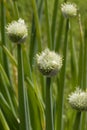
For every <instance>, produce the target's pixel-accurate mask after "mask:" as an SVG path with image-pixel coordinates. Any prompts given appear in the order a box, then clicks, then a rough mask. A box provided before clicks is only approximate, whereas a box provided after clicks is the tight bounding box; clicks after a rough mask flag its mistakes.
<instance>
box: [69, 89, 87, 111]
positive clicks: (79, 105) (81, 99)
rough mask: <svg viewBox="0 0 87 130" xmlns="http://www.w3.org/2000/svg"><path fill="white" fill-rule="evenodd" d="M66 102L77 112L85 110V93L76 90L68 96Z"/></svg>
mask: <svg viewBox="0 0 87 130" xmlns="http://www.w3.org/2000/svg"><path fill="white" fill-rule="evenodd" d="M68 100H69V103H70V105H71V106H72V108H74V109H76V110H79V111H86V110H87V92H84V91H82V90H81V89H79V88H78V89H76V91H75V92H73V93H71V94H70V95H69V98H68Z"/></svg>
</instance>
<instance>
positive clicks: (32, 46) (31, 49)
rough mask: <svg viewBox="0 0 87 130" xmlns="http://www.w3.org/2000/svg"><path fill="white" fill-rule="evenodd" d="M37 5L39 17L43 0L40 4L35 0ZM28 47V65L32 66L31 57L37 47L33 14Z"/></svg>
mask: <svg viewBox="0 0 87 130" xmlns="http://www.w3.org/2000/svg"><path fill="white" fill-rule="evenodd" d="M37 7H38V15H39V19H41V14H42V9H43V0H41V1H40V4H38V1H37ZM30 43H31V44H30V47H29V59H30V67H31V68H32V64H33V57H34V55H35V53H36V49H37V42H36V28H35V19H34V16H33V18H32V29H31V37H30Z"/></svg>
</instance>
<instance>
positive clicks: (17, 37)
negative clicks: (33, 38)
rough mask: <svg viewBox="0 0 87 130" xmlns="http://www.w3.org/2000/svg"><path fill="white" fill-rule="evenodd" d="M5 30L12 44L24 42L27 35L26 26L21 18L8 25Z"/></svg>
mask: <svg viewBox="0 0 87 130" xmlns="http://www.w3.org/2000/svg"><path fill="white" fill-rule="evenodd" d="M6 30H7V34H8V36H9V38H10V40H11V41H12V42H14V43H22V42H24V41H25V39H26V37H27V35H28V30H27V26H26V24H25V22H24V20H23V19H21V18H20V19H19V20H18V21H12V22H11V23H10V24H8V25H7V27H6Z"/></svg>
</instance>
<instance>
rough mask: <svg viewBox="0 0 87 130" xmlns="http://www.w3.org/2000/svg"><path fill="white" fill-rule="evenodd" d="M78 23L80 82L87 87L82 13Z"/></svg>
mask: <svg viewBox="0 0 87 130" xmlns="http://www.w3.org/2000/svg"><path fill="white" fill-rule="evenodd" d="M78 23H79V31H80V54H79V78H78V84H79V86H80V87H81V88H82V89H85V88H84V87H85V86H83V70H84V68H83V65H84V36H83V29H82V23H81V17H80V14H79V15H78Z"/></svg>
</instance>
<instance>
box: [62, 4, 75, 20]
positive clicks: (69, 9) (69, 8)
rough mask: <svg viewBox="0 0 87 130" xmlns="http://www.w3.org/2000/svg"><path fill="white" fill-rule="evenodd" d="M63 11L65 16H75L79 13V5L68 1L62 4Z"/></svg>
mask: <svg viewBox="0 0 87 130" xmlns="http://www.w3.org/2000/svg"><path fill="white" fill-rule="evenodd" d="M61 11H62V13H63V15H64V17H65V18H69V17H74V16H76V15H77V6H76V4H71V3H68V2H67V3H64V4H62V5H61Z"/></svg>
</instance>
